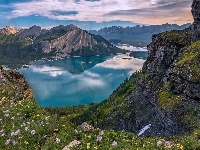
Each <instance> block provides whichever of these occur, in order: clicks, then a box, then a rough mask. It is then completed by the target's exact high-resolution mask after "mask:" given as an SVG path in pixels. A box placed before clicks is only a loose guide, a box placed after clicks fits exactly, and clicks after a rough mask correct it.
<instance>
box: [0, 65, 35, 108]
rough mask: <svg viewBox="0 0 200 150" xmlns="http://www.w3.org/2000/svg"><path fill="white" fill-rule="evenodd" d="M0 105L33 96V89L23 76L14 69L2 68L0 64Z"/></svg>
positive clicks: (14, 102)
mask: <svg viewBox="0 0 200 150" xmlns="http://www.w3.org/2000/svg"><path fill="white" fill-rule="evenodd" d="M0 74H1V75H2V76H3V78H0V93H1V94H0V106H5V104H8V105H10V104H16V103H18V102H19V101H24V100H28V99H30V98H33V90H32V89H31V88H30V86H29V84H28V82H27V81H26V80H25V77H24V76H23V75H22V74H21V73H19V72H17V71H14V70H4V69H3V67H1V66H0Z"/></svg>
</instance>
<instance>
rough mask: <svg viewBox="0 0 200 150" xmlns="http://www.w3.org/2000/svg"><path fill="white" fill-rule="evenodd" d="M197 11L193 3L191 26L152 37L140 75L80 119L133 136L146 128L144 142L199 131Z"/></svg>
mask: <svg viewBox="0 0 200 150" xmlns="http://www.w3.org/2000/svg"><path fill="white" fill-rule="evenodd" d="M199 7H200V3H199V1H197V0H193V4H192V14H193V16H194V23H193V24H192V25H191V26H190V27H189V28H186V29H184V30H181V31H176V30H172V31H167V32H163V33H160V34H157V35H154V36H153V37H152V42H151V43H150V44H149V45H148V47H147V48H148V54H149V56H148V58H147V61H146V62H145V63H144V65H143V68H142V70H141V71H139V72H137V73H135V74H133V75H132V76H131V77H130V79H129V80H126V81H125V82H124V83H123V84H122V85H121V86H120V87H119V88H118V89H116V90H115V91H114V92H113V94H112V95H111V96H110V97H109V98H108V100H106V101H103V102H102V103H100V104H97V105H95V106H94V107H92V108H91V109H90V110H88V111H87V112H86V113H85V114H84V115H82V116H81V117H80V118H78V119H81V118H84V119H86V120H87V118H90V120H93V121H92V123H93V124H94V125H96V126H98V127H101V128H105V129H110V128H111V129H115V130H125V131H131V132H134V133H137V134H138V133H139V132H140V130H141V129H142V128H143V127H145V126H147V125H148V127H149V126H150V128H149V129H148V130H146V131H145V132H144V133H143V135H146V136H152V135H159V136H172V135H177V134H182V133H184V132H188V131H191V130H193V129H194V128H198V127H199V121H200V115H199V114H200V102H199V101H200V94H199V93H200V65H199V64H200V36H199V33H200V32H199V26H200V22H199V20H200V15H199ZM107 110H109V111H107ZM86 116H87V117H86ZM84 119H82V120H84Z"/></svg>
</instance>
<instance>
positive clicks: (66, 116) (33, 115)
mask: <svg viewBox="0 0 200 150" xmlns="http://www.w3.org/2000/svg"><path fill="white" fill-rule="evenodd" d="M3 73H4V76H5V79H6V80H7V81H0V85H1V86H0V93H1V94H0V102H1V103H0V105H1V107H0V149H5V150H7V149H8V150H11V149H12V150H15V149H16V150H17V149H22V150H23V149H24V150H25V149H38V150H39V149H44V150H45V149H54V150H56V149H57V150H60V149H63V148H64V147H65V146H66V145H68V144H69V143H70V142H71V141H73V140H78V141H79V142H80V144H79V145H77V146H76V147H73V148H72V149H77V150H80V149H83V150H85V149H100V150H105V149H119V150H121V149H128V150H132V149H141V150H149V149H158V150H159V149H160V150H161V149H177V150H183V149H191V150H194V149H199V148H200V143H199V137H200V130H195V131H194V132H192V133H190V134H185V135H182V136H176V137H167V138H160V137H138V136H137V135H135V134H133V133H127V132H124V131H113V130H101V129H97V128H95V127H94V128H93V127H90V128H88V129H90V130H88V131H84V130H83V129H82V128H80V126H79V125H80V124H81V123H82V122H80V123H78V122H76V123H78V124H74V122H73V121H72V120H74V119H75V118H77V117H78V116H82V115H83V114H85V113H87V112H88V111H91V109H93V108H94V105H85V106H77V107H66V108H59V109H51V108H41V107H39V106H38V105H37V103H36V102H35V100H34V98H33V91H32V89H30V88H29V86H28V83H27V82H26V81H25V79H24V77H23V76H22V75H21V74H20V73H17V72H15V71H4V72H3ZM139 75H140V72H138V73H135V74H134V75H133V76H132V77H131V78H130V79H127V80H126V81H125V82H124V83H123V84H122V85H121V86H120V87H119V88H118V89H117V90H116V91H114V92H113V94H112V95H111V96H110V98H109V99H108V100H106V101H104V102H103V103H100V104H98V105H99V106H100V107H99V108H100V109H99V119H102V121H103V116H100V115H101V114H102V115H104V113H109V112H110V111H114V110H115V109H116V108H117V107H118V105H120V104H121V105H120V106H119V107H120V108H123V101H124V100H123V97H126V95H128V94H130V93H131V92H132V91H134V89H135V84H134V82H135V79H136V77H137V76H139ZM113 102H115V104H113ZM91 114H92V112H91ZM88 115H90V114H88ZM92 122H93V123H94V121H93V120H91V123H92Z"/></svg>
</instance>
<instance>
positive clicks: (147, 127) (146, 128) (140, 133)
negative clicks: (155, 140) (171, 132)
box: [137, 124, 151, 136]
mask: <svg viewBox="0 0 200 150" xmlns="http://www.w3.org/2000/svg"><path fill="white" fill-rule="evenodd" d="M150 127H151V124H148V125H146V126H145V127H144V128H142V129H141V130H140V132H139V133H138V134H137V135H138V136H140V135H142V134H143V133H144V132H145V131H146V130H148V129H149V128H150Z"/></svg>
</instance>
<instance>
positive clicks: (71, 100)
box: [18, 54, 144, 107]
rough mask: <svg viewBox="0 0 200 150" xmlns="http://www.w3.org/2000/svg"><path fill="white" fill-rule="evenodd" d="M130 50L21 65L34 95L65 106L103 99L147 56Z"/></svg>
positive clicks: (43, 101)
mask: <svg viewBox="0 0 200 150" xmlns="http://www.w3.org/2000/svg"><path fill="white" fill-rule="evenodd" d="M124 58H129V56H127V55H126V54H120V55H117V56H93V57H70V58H66V59H60V60H54V61H45V62H43V61H35V62H34V63H33V65H31V66H30V67H29V68H28V69H26V68H21V69H19V70H18V71H19V72H21V73H23V74H24V75H25V77H26V79H27V80H28V82H29V84H30V86H31V87H32V88H33V89H34V97H35V99H36V101H37V103H38V104H39V105H40V106H42V107H48V106H50V107H62V106H75V105H80V104H88V103H92V102H100V101H102V100H104V99H106V98H108V96H109V95H110V94H111V93H112V92H113V91H114V90H115V89H116V88H117V87H118V86H119V85H120V84H121V83H122V82H123V81H124V80H125V79H126V78H127V77H129V76H130V75H131V74H132V73H133V72H135V71H136V70H139V69H140V68H141V67H142V64H143V62H144V60H142V59H137V58H131V59H130V60H128V59H124Z"/></svg>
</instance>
